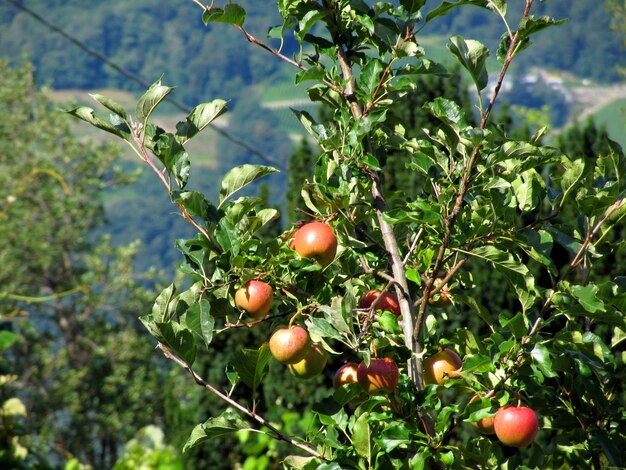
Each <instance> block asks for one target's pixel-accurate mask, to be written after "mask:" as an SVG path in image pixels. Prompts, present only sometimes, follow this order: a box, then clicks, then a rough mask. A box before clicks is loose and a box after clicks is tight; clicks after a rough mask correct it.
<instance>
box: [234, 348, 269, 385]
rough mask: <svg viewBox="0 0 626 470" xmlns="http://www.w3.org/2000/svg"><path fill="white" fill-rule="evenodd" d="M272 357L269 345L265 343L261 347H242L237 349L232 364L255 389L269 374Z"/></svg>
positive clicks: (244, 380) (245, 381)
mask: <svg viewBox="0 0 626 470" xmlns="http://www.w3.org/2000/svg"><path fill="white" fill-rule="evenodd" d="M271 357H272V353H271V352H270V348H269V345H268V344H267V343H263V344H262V345H261V347H260V348H259V349H242V350H240V351H237V353H236V354H235V356H234V357H233V360H232V366H233V368H234V369H235V370H236V371H237V373H238V374H239V377H240V378H241V380H242V381H243V383H245V384H246V385H247V386H248V387H250V388H251V389H252V390H253V391H256V389H257V388H258V387H259V384H260V383H261V382H262V381H263V378H264V377H265V375H266V374H267V370H268V367H267V364H268V362H269V360H270V358H271Z"/></svg>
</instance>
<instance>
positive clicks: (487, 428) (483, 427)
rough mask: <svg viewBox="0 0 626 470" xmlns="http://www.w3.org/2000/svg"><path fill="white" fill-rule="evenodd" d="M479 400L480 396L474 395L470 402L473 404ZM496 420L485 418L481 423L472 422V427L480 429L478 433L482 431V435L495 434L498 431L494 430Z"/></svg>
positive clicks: (493, 417)
mask: <svg viewBox="0 0 626 470" xmlns="http://www.w3.org/2000/svg"><path fill="white" fill-rule="evenodd" d="M478 398H479V397H478V395H474V396H473V397H472V399H471V400H470V401H469V402H470V403H472V402H474V401H476V400H478ZM495 419H496V418H495V416H492V417H491V418H483V419H481V420H479V421H474V422H472V426H474V427H475V428H476V429H478V431H480V432H481V433H482V434H495V433H496V431H495V429H494V428H493V423H494V421H495Z"/></svg>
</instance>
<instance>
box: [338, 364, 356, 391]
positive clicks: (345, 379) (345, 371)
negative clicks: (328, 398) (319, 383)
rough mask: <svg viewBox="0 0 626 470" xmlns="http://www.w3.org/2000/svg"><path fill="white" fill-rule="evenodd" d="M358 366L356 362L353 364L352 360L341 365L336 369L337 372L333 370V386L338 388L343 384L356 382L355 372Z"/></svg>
mask: <svg viewBox="0 0 626 470" xmlns="http://www.w3.org/2000/svg"><path fill="white" fill-rule="evenodd" d="M358 367H359V366H358V364H355V363H354V362H348V363H346V364H344V365H342V366H341V367H340V368H339V369H337V372H335V376H334V377H333V387H335V388H339V387H341V386H343V385H348V384H352V383H356V382H358V379H357V373H356V371H357V368H358Z"/></svg>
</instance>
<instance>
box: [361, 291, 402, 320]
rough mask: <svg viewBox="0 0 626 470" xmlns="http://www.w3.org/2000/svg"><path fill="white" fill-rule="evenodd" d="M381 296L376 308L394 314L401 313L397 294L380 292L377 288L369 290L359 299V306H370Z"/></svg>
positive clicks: (398, 314)
mask: <svg viewBox="0 0 626 470" xmlns="http://www.w3.org/2000/svg"><path fill="white" fill-rule="evenodd" d="M378 297H381V298H380V300H379V301H378V303H377V304H376V307H375V308H376V309H377V310H378V309H380V310H384V311H387V312H391V313H393V314H394V315H396V316H398V317H399V316H400V315H402V314H401V313H400V302H398V296H397V295H396V294H392V293H391V292H384V293H382V294H381V292H380V291H379V290H369V291H367V292H366V293H365V294H363V297H361V300H360V301H359V308H370V307H371V306H372V304H373V303H374V301H375V300H376V299H377V298H378Z"/></svg>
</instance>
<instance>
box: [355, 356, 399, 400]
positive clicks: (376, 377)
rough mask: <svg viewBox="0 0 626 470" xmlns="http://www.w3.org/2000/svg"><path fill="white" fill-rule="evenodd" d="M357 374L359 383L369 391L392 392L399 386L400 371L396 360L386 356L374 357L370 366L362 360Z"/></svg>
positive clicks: (373, 392) (371, 392)
mask: <svg viewBox="0 0 626 470" xmlns="http://www.w3.org/2000/svg"><path fill="white" fill-rule="evenodd" d="M356 375H357V380H358V382H359V385H360V386H361V388H363V390H365V391H366V392H367V393H370V394H376V393H391V392H393V391H394V390H395V389H396V387H397V386H398V377H399V375H400V372H399V371H398V365H397V364H396V363H395V362H394V360H393V359H390V358H388V357H385V358H382V359H378V358H372V359H371V360H370V365H369V367H368V366H366V365H365V362H361V363H360V364H359V367H357V371H356Z"/></svg>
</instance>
